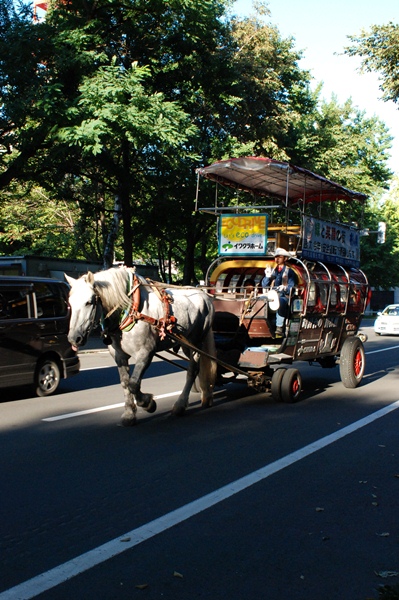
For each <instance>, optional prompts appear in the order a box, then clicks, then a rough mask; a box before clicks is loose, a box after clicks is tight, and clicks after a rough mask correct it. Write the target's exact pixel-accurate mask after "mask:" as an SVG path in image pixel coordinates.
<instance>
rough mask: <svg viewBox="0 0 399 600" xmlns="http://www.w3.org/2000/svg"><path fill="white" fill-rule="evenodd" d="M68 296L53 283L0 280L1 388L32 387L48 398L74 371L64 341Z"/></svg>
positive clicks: (73, 354)
mask: <svg viewBox="0 0 399 600" xmlns="http://www.w3.org/2000/svg"><path fill="white" fill-rule="evenodd" d="M68 292H69V288H68V285H67V284H66V283H64V282H63V281H58V280H56V279H44V278H43V279H41V278H37V277H7V276H0V388H4V387H13V386H20V385H33V386H34V390H35V392H36V394H37V395H38V396H49V395H50V394H53V393H54V392H55V391H56V390H57V388H58V386H59V383H60V380H61V379H62V378H66V377H70V376H71V375H75V374H77V373H78V372H79V367H80V363H79V358H78V356H77V354H76V352H74V351H73V350H72V348H71V344H70V343H69V342H68V339H67V333H68V327H69V319H70V308H69V305H68Z"/></svg>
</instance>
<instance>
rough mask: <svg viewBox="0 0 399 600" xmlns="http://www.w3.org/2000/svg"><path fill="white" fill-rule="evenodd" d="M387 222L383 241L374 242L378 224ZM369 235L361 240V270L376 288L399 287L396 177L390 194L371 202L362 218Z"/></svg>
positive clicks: (398, 217) (397, 193) (398, 221)
mask: <svg viewBox="0 0 399 600" xmlns="http://www.w3.org/2000/svg"><path fill="white" fill-rule="evenodd" d="M379 221H383V222H385V223H386V241H385V243H384V244H378V243H377V234H376V231H377V228H378V222H379ZM365 226H366V227H367V228H369V230H370V232H372V233H370V234H369V235H368V236H367V237H364V238H363V239H362V244H361V251H362V268H363V269H364V271H365V272H366V273H367V276H368V278H369V280H370V284H371V285H372V286H374V287H376V288H377V289H387V288H390V287H396V286H399V267H398V265H399V178H398V177H395V178H394V179H393V181H392V184H391V188H390V190H389V192H388V193H387V194H386V195H385V196H383V198H382V199H380V200H379V201H375V202H373V203H370V205H369V207H368V211H367V212H366V215H365Z"/></svg>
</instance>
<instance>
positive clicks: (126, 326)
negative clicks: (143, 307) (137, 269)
mask: <svg viewBox="0 0 399 600" xmlns="http://www.w3.org/2000/svg"><path fill="white" fill-rule="evenodd" d="M129 275H130V277H129V283H128V286H129V289H128V292H127V293H128V296H131V297H132V302H131V305H130V308H129V312H128V313H127V315H126V316H125V317H124V318H123V319H122V321H121V323H120V325H119V329H120V330H121V331H129V330H130V329H132V327H134V325H135V324H136V323H137V321H145V322H146V323H149V324H150V325H152V326H153V327H155V328H156V329H157V330H158V332H159V337H160V338H161V340H164V339H165V337H166V335H167V333H168V332H170V331H172V329H173V327H174V325H175V324H176V317H174V316H173V315H171V314H170V304H171V303H172V297H171V296H170V294H168V293H167V292H166V291H165V290H164V289H163V288H161V289H159V287H158V286H157V284H156V282H154V281H151V280H150V279H147V282H148V285H149V286H150V288H151V290H152V291H153V292H155V294H156V295H157V296H158V298H159V300H160V301H161V302H162V305H163V311H164V312H163V317H161V318H160V319H154V318H153V317H150V316H148V315H145V314H143V313H141V312H139V307H140V300H141V294H140V286H141V282H140V280H139V278H138V277H137V276H136V275H135V274H133V273H132V272H130V273H129ZM125 314H126V313H125Z"/></svg>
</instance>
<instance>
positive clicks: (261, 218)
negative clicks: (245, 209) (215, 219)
mask: <svg viewBox="0 0 399 600" xmlns="http://www.w3.org/2000/svg"><path fill="white" fill-rule="evenodd" d="M267 222H268V215H267V214H259V213H256V214H247V215H243V214H240V215H237V214H226V215H220V218H219V236H218V238H219V254H220V255H221V256H237V255H239V256H252V255H257V256H259V255H262V254H266V248H267Z"/></svg>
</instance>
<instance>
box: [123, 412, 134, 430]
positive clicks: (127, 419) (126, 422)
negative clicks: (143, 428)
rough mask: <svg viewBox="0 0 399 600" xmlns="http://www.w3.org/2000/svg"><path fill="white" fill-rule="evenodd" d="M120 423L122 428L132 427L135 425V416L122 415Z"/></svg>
mask: <svg viewBox="0 0 399 600" xmlns="http://www.w3.org/2000/svg"><path fill="white" fill-rule="evenodd" d="M121 423H122V426H123V427H133V426H134V425H136V415H132V414H129V413H128V414H123V415H122V418H121Z"/></svg>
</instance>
